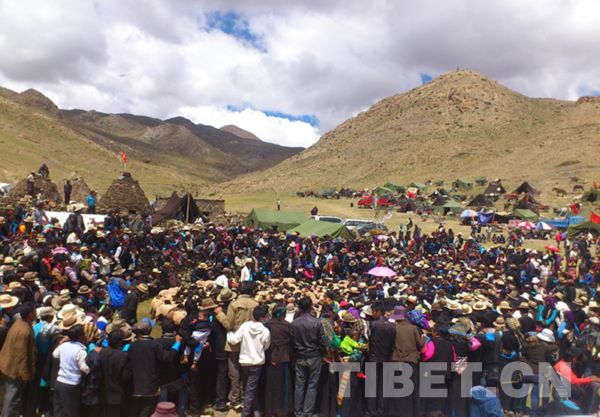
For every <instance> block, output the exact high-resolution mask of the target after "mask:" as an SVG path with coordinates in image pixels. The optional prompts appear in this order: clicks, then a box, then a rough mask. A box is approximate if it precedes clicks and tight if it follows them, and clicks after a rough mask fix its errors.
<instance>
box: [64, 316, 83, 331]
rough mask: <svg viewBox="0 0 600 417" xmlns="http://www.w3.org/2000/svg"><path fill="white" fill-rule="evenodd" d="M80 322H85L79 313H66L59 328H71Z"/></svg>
mask: <svg viewBox="0 0 600 417" xmlns="http://www.w3.org/2000/svg"><path fill="white" fill-rule="evenodd" d="M78 324H83V321H82V320H81V317H80V316H79V315H78V314H69V315H66V316H65V317H64V318H63V319H62V320H61V321H60V323H58V328H59V329H61V330H69V329H70V328H72V327H74V326H77V325H78Z"/></svg>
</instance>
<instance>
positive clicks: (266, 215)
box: [244, 208, 308, 231]
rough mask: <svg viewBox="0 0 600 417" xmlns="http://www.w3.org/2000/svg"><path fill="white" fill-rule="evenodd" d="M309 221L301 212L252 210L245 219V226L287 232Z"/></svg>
mask: <svg viewBox="0 0 600 417" xmlns="http://www.w3.org/2000/svg"><path fill="white" fill-rule="evenodd" d="M307 220H308V218H307V216H306V215H305V214H304V213H302V212H299V211H278V210H269V209H262V208H255V209H252V211H251V212H250V214H248V216H247V217H246V218H245V219H244V225H245V226H249V227H253V228H255V229H257V228H261V229H273V228H275V229H277V230H280V231H287V230H289V229H291V228H293V227H296V226H299V225H301V224H302V223H304V222H306V221H307Z"/></svg>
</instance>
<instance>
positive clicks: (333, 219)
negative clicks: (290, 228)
mask: <svg viewBox="0 0 600 417" xmlns="http://www.w3.org/2000/svg"><path fill="white" fill-rule="evenodd" d="M310 218H311V219H314V220H319V221H321V222H328V223H341V224H344V219H342V218H341V217H336V216H321V215H317V216H310Z"/></svg>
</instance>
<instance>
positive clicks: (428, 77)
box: [419, 72, 433, 84]
mask: <svg viewBox="0 0 600 417" xmlns="http://www.w3.org/2000/svg"><path fill="white" fill-rule="evenodd" d="M419 76H420V77H421V84H427V83H428V82H429V81H431V80H432V79H433V77H432V76H431V75H429V74H427V73H426V72H420V73H419Z"/></svg>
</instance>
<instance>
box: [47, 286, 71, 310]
mask: <svg viewBox="0 0 600 417" xmlns="http://www.w3.org/2000/svg"><path fill="white" fill-rule="evenodd" d="M70 301H71V293H70V292H69V290H67V289H64V290H61V291H60V293H59V295H58V296H56V297H52V300H51V301H50V305H51V306H52V308H53V309H55V310H60V309H61V308H62V307H63V306H64V305H66V304H69V302H70Z"/></svg>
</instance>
